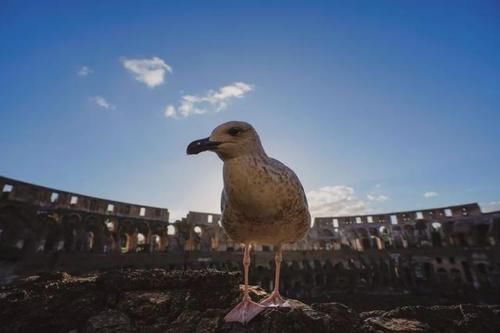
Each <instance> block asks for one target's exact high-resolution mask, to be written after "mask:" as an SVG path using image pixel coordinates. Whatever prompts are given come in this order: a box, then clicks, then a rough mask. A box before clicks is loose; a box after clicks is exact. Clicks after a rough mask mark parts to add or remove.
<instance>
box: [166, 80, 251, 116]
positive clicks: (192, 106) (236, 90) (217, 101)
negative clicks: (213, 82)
mask: <svg viewBox="0 0 500 333" xmlns="http://www.w3.org/2000/svg"><path fill="white" fill-rule="evenodd" d="M252 90H254V86H253V85H251V84H248V83H245V82H234V83H232V84H230V85H227V86H223V87H221V88H219V89H217V90H209V91H208V92H207V93H206V94H204V95H201V96H197V95H184V96H182V97H181V100H180V101H179V105H178V106H177V107H175V106H174V105H172V104H170V105H167V107H166V108H165V111H164V114H165V117H167V118H178V117H179V116H181V117H188V116H190V115H193V114H203V113H207V112H210V111H213V112H219V111H222V110H224V109H226V108H227V106H228V104H229V102H230V101H231V100H233V99H235V98H242V97H244V96H245V95H246V94H247V93H248V92H250V91H252Z"/></svg>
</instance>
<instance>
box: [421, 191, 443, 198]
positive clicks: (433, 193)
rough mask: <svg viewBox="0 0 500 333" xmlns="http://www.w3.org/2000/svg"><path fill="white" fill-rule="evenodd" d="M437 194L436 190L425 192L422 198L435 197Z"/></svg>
mask: <svg viewBox="0 0 500 333" xmlns="http://www.w3.org/2000/svg"><path fill="white" fill-rule="evenodd" d="M438 195H439V194H438V193H436V192H425V193H424V198H433V197H437V196H438Z"/></svg>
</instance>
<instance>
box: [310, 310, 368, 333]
mask: <svg viewBox="0 0 500 333" xmlns="http://www.w3.org/2000/svg"><path fill="white" fill-rule="evenodd" d="M311 307H312V308H313V309H314V310H316V311H320V312H324V313H327V314H328V315H329V316H330V317H331V318H332V322H331V327H332V329H333V330H334V331H338V332H345V333H350V332H354V331H355V330H356V328H357V327H358V326H359V324H360V322H361V321H360V318H359V315H358V313H357V312H356V311H354V310H353V309H351V308H349V307H347V306H345V305H344V304H340V303H316V304H312V305H311Z"/></svg>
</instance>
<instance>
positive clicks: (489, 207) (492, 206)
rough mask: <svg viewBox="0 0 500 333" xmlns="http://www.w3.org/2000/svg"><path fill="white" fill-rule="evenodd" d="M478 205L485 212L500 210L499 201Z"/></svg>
mask: <svg viewBox="0 0 500 333" xmlns="http://www.w3.org/2000/svg"><path fill="white" fill-rule="evenodd" d="M480 206H481V210H482V211H483V212H485V213H488V212H494V211H497V210H500V201H491V202H486V203H482V204H481V205H480Z"/></svg>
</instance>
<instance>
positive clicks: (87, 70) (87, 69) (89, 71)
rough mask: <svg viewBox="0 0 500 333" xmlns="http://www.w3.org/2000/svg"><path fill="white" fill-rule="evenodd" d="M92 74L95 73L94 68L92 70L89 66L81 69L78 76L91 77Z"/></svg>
mask: <svg viewBox="0 0 500 333" xmlns="http://www.w3.org/2000/svg"><path fill="white" fill-rule="evenodd" d="M92 73H94V71H93V70H92V68H90V67H88V66H82V67H80V69H79V70H78V72H77V73H76V74H77V75H78V76H87V75H90V74H92Z"/></svg>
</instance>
